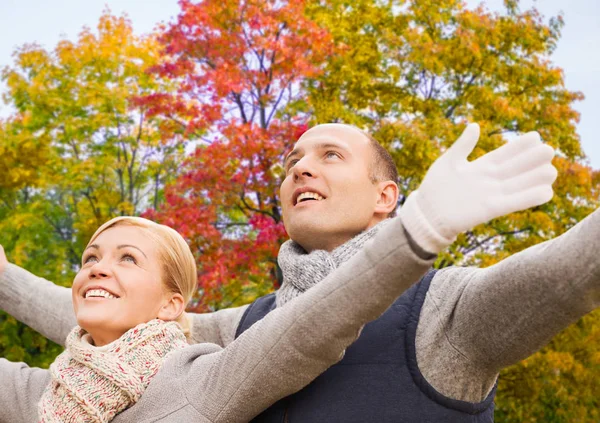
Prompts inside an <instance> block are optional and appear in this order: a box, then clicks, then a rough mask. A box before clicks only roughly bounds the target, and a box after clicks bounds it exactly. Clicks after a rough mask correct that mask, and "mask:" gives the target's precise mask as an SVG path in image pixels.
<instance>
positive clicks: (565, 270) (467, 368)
mask: <svg viewBox="0 0 600 423" xmlns="http://www.w3.org/2000/svg"><path fill="white" fill-rule="evenodd" d="M599 250H600V210H597V211H595V212H594V213H592V214H591V215H590V216H588V217H587V218H586V219H584V220H583V221H582V222H580V223H579V224H577V225H576V226H575V227H573V228H572V229H571V230H569V231H568V232H567V233H565V234H563V235H561V236H560V237H557V238H555V239H553V240H551V241H548V242H544V243H541V244H538V245H536V246H533V247H531V248H529V249H527V250H525V251H522V252H520V253H518V254H515V255H513V256H511V257H509V258H508V259H506V260H503V261H502V262H500V263H498V264H496V265H494V266H491V267H488V268H485V269H477V268H464V267H451V268H446V269H442V270H440V271H438V272H437V273H436V276H435V277H434V278H433V280H432V282H431V286H430V289H429V292H428V294H427V297H426V299H425V303H424V305H423V308H422V311H421V315H420V319H419V324H418V329H417V339H416V344H417V360H418V365H419V368H420V370H421V372H422V373H423V375H424V376H425V378H426V379H427V380H428V382H429V383H430V384H431V385H432V386H433V387H435V388H436V389H437V390H438V391H439V392H440V393H442V394H444V395H446V396H448V397H450V398H454V399H459V400H464V401H471V402H475V401H481V400H482V399H484V398H485V397H486V395H487V393H488V392H489V391H490V389H491V388H492V386H493V384H494V382H495V380H496V377H497V375H498V373H499V371H500V370H501V369H502V368H503V367H506V366H508V365H510V364H513V363H516V362H518V361H520V360H521V359H523V358H525V357H527V356H529V355H531V354H532V353H533V352H535V351H537V350H538V349H539V348H541V347H542V346H543V345H545V344H546V343H547V342H548V340H549V339H550V338H551V337H552V336H553V335H555V334H556V333H557V332H559V331H560V330H561V329H563V328H565V327H567V326H568V325H569V324H571V323H573V322H575V321H576V320H577V319H579V318H580V317H581V316H583V315H584V314H586V313H588V312H590V311H592V310H594V309H595V308H597V307H599V306H600V260H599V259H598V251H599ZM346 268H348V266H346ZM407 269H408V268H407ZM399 275H401V274H399ZM309 292H310V291H309ZM302 296H304V294H303V295H302ZM0 308H2V309H4V310H6V311H8V312H9V313H10V314H12V315H13V316H15V317H16V318H17V319H19V320H21V321H23V322H25V323H27V324H28V325H30V326H32V327H33V328H35V329H37V330H39V331H40V332H41V333H43V334H44V335H46V336H47V337H49V338H50V339H53V340H54V341H56V342H59V343H62V342H64V339H65V337H66V335H67V334H68V333H69V331H70V330H71V329H72V327H73V326H74V325H75V319H74V317H73V313H72V311H71V296H70V291H69V290H68V289H65V288H61V287H58V286H56V285H54V284H52V283H51V282H48V281H46V280H43V279H40V278H37V277H35V276H33V275H32V274H30V273H28V272H26V271H24V270H23V269H20V268H18V267H16V266H11V267H10V268H9V269H7V271H6V272H5V274H4V275H3V276H2V277H0ZM245 309H246V307H239V308H234V309H227V310H221V311H218V312H216V313H207V314H196V315H192V320H193V326H192V335H193V339H194V341H195V342H212V343H215V344H219V345H221V346H226V345H228V344H230V343H231V342H232V341H233V339H234V335H235V330H236V328H237V325H238V323H239V320H240V319H241V316H242V314H243V312H244V311H245ZM271 314H272V313H271ZM267 317H268V316H267ZM317 320H318V319H317ZM269 330H270V329H269ZM319 330H320V326H319ZM199 388H200V386H198V384H196V383H190V385H189V387H188V388H187V389H188V390H193V389H199ZM140 405H141V404H140Z"/></svg>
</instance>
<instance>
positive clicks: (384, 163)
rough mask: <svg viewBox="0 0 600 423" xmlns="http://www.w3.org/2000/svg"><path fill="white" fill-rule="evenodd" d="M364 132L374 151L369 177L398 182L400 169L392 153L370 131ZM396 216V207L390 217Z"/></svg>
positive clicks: (372, 180) (372, 179) (379, 180)
mask: <svg viewBox="0 0 600 423" xmlns="http://www.w3.org/2000/svg"><path fill="white" fill-rule="evenodd" d="M362 133H363V134H365V136H366V137H367V138H368V139H369V142H370V145H371V150H372V151H373V157H372V159H371V164H370V165H369V177H370V178H371V182H373V183H377V182H381V181H394V183H396V184H397V183H398V169H397V168H396V163H394V159H393V158H392V156H391V155H390V153H389V152H388V151H387V150H386V149H385V148H384V147H383V146H382V145H381V144H379V142H378V141H377V140H376V139H375V138H374V137H373V136H372V135H371V134H369V133H367V132H365V131H362ZM394 216H396V210H395V209H394V211H393V212H391V213H390V214H389V215H388V217H394Z"/></svg>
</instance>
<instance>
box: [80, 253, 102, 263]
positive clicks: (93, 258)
mask: <svg viewBox="0 0 600 423" xmlns="http://www.w3.org/2000/svg"><path fill="white" fill-rule="evenodd" d="M95 261H98V257H96V256H95V255H93V254H90V255H89V256H87V257H85V258H84V259H83V264H87V263H92V262H95Z"/></svg>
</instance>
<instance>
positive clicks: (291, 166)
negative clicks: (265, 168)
mask: <svg viewBox="0 0 600 423" xmlns="http://www.w3.org/2000/svg"><path fill="white" fill-rule="evenodd" d="M296 163H298V159H293V160H290V161H289V162H288V164H287V171H288V172H289V171H290V169H291V168H293V167H294V165H295V164H296Z"/></svg>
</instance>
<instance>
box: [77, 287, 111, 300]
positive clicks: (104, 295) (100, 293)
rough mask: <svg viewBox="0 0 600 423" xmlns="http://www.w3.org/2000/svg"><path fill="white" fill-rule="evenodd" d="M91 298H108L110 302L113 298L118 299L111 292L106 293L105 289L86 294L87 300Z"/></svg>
mask: <svg viewBox="0 0 600 423" xmlns="http://www.w3.org/2000/svg"><path fill="white" fill-rule="evenodd" d="M90 297H101V298H107V299H109V300H111V299H113V298H117V297H115V296H114V295H113V294H111V293H110V292H108V291H105V290H104V289H90V290H89V291H88V292H86V293H85V298H90Z"/></svg>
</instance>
